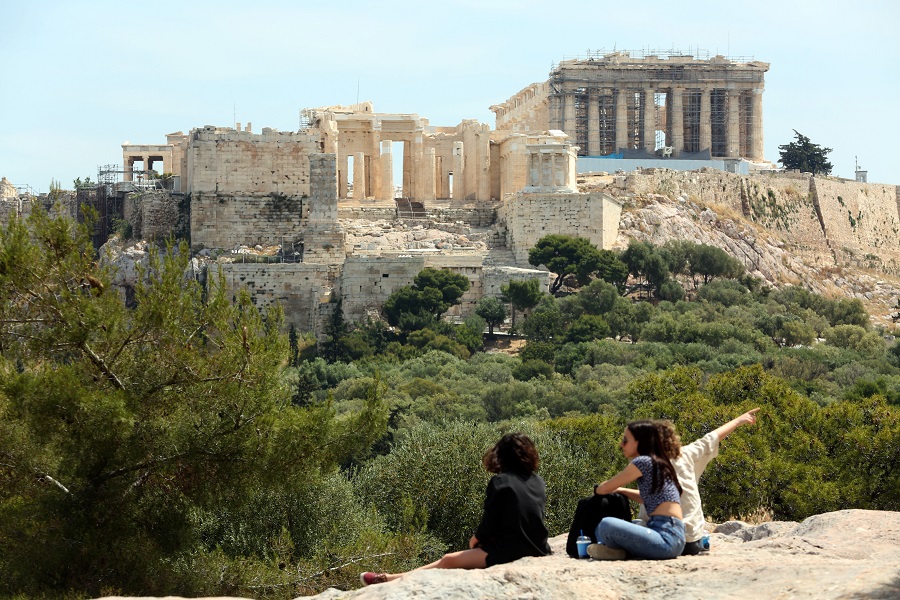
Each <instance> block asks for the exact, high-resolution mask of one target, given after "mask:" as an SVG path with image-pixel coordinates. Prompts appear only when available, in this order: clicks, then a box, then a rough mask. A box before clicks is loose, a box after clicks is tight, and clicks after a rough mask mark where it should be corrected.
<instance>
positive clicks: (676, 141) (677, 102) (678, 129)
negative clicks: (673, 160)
mask: <svg viewBox="0 0 900 600" xmlns="http://www.w3.org/2000/svg"><path fill="white" fill-rule="evenodd" d="M669 94H670V95H671V96H672V122H671V123H670V125H669V127H670V131H671V132H672V136H671V138H672V143H671V145H672V155H673V156H678V155H679V154H681V153H682V151H684V104H683V102H682V101H683V97H684V89H683V88H672V89H671V90H669Z"/></svg>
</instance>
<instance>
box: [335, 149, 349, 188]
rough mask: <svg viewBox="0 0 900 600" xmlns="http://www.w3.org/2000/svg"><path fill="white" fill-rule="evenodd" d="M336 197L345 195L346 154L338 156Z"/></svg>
mask: <svg viewBox="0 0 900 600" xmlns="http://www.w3.org/2000/svg"><path fill="white" fill-rule="evenodd" d="M337 162H338V198H346V197H347V168H348V164H347V155H346V154H344V155H343V156H338V161H337Z"/></svg>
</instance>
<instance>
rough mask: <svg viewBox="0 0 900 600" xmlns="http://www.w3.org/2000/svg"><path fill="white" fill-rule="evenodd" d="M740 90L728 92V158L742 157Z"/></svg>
mask: <svg viewBox="0 0 900 600" xmlns="http://www.w3.org/2000/svg"><path fill="white" fill-rule="evenodd" d="M740 98H741V96H740V90H728V146H727V148H728V157H729V158H737V157H739V156H740V155H741V140H740V132H741V128H740V120H739V119H740V109H739V105H740Z"/></svg>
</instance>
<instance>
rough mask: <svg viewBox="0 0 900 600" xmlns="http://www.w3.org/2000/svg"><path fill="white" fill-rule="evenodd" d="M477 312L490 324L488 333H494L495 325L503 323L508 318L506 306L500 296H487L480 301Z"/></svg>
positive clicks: (476, 308)
mask: <svg viewBox="0 0 900 600" xmlns="http://www.w3.org/2000/svg"><path fill="white" fill-rule="evenodd" d="M475 314H476V315H478V316H479V317H481V318H482V319H484V320H485V322H486V323H487V324H488V335H490V336H493V335H494V327H495V326H496V325H501V324H502V323H503V321H504V320H505V319H506V307H505V306H504V305H503V302H501V301H500V299H499V298H496V297H494V296H487V297H485V298H482V299H481V300H479V301H478V305H477V306H476V307H475Z"/></svg>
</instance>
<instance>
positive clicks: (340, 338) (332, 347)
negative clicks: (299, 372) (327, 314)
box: [321, 298, 350, 363]
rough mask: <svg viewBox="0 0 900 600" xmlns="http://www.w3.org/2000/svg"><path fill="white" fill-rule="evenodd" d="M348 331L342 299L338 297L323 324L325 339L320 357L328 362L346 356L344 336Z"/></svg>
mask: <svg viewBox="0 0 900 600" xmlns="http://www.w3.org/2000/svg"><path fill="white" fill-rule="evenodd" d="M349 332H350V327H349V326H348V325H347V321H346V320H345V319H344V300H343V298H340V299H338V301H337V303H336V304H335V305H334V310H332V311H331V318H329V319H328V323H327V324H326V325H325V335H326V339H325V341H324V342H322V346H321V352H322V358H324V359H325V360H326V361H328V362H330V363H332V362H337V361H339V360H344V359H345V358H346V357H347V347H346V344H345V338H346V337H347V334H348V333H349Z"/></svg>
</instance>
